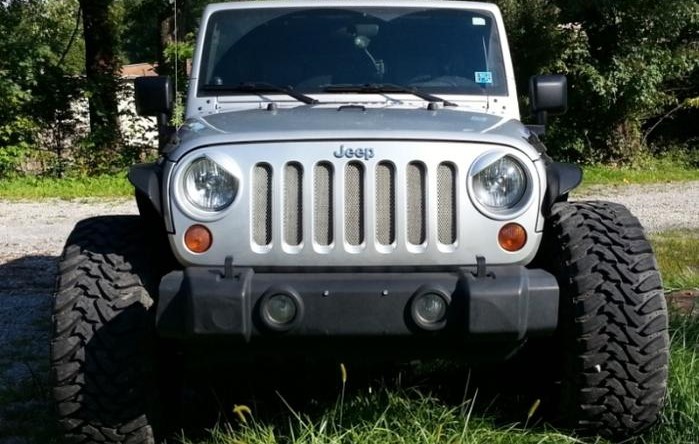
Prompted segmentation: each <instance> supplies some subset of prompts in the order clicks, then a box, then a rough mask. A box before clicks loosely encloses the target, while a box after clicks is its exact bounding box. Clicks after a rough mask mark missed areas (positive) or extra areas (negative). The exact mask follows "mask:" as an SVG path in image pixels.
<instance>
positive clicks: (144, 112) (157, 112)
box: [134, 76, 175, 117]
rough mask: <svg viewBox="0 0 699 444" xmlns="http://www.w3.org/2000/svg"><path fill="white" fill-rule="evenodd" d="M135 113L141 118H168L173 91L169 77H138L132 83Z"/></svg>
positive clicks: (173, 98) (171, 106)
mask: <svg viewBox="0 0 699 444" xmlns="http://www.w3.org/2000/svg"><path fill="white" fill-rule="evenodd" d="M134 92H135V99H136V112H137V113H138V114H139V115H141V116H158V117H160V116H162V115H165V116H170V115H171V114H172V110H173V107H174V103H175V89H174V88H173V85H172V81H171V80H170V77H169V76H148V77H138V78H137V79H136V80H135V81H134Z"/></svg>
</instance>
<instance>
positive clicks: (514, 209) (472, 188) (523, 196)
mask: <svg viewBox="0 0 699 444" xmlns="http://www.w3.org/2000/svg"><path fill="white" fill-rule="evenodd" d="M503 158H508V160H510V161H512V162H514V164H515V165H516V167H517V168H518V170H519V172H520V173H521V174H522V176H523V178H522V180H523V182H524V186H523V189H522V190H521V191H520V192H519V193H517V194H518V196H517V199H516V200H515V201H514V202H512V203H511V204H510V205H508V206H503V207H495V206H490V205H488V203H487V202H483V201H481V200H480V199H479V197H478V192H477V190H476V188H477V185H476V181H477V180H478V176H479V175H480V174H481V173H483V172H484V171H485V170H487V169H488V168H490V167H492V166H493V165H494V164H495V163H497V162H499V161H500V160H502V159H503ZM529 163H531V161H530V160H529V159H528V158H526V157H525V156H523V155H518V154H516V153H515V152H510V151H506V150H493V151H488V152H486V153H484V154H482V155H481V156H479V157H478V158H477V159H476V160H475V161H474V162H473V164H472V165H471V167H470V169H469V172H468V178H467V188H468V195H469V198H470V199H471V202H472V203H473V205H474V206H475V207H476V208H477V209H478V211H479V212H480V213H482V214H483V215H484V216H486V217H488V218H489V219H493V220H498V221H502V220H510V219H514V218H516V217H519V216H521V215H522V214H523V213H525V212H526V211H527V210H528V209H529V207H530V206H531V204H532V201H533V198H534V194H535V193H534V181H533V174H536V172H535V171H534V172H532V169H531V168H530V167H529ZM532 166H533V165H532Z"/></svg>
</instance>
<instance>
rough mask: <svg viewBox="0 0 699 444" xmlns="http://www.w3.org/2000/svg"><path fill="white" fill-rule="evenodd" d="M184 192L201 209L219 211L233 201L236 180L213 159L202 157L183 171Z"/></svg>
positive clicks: (236, 186) (236, 184)
mask: <svg viewBox="0 0 699 444" xmlns="http://www.w3.org/2000/svg"><path fill="white" fill-rule="evenodd" d="M183 181H184V194H185V196H186V197H187V200H188V201H189V203H191V204H192V205H194V206H195V207H196V208H198V209H200V210H203V211H209V212H214V211H221V210H223V209H224V208H226V207H228V206H229V205H230V204H232V203H233V200H234V199H235V195H236V193H237V192H238V181H237V180H236V178H235V177H233V176H232V175H231V174H230V173H229V172H228V171H226V170H224V169H223V168H221V166H220V165H219V164H217V163H216V162H214V161H213V160H211V159H209V158H207V157H202V158H199V159H197V160H195V161H194V162H192V163H191V164H190V165H189V166H188V167H187V170H186V171H185V173H184V178H183Z"/></svg>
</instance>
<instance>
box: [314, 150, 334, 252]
mask: <svg viewBox="0 0 699 444" xmlns="http://www.w3.org/2000/svg"><path fill="white" fill-rule="evenodd" d="M313 176H314V180H313V207H314V208H313V215H314V216H313V218H314V219H313V225H314V232H315V234H314V236H315V241H316V242H317V243H318V244H319V245H322V246H328V245H330V244H332V243H333V191H334V186H333V179H334V170H333V166H332V165H331V164H330V163H328V162H323V163H319V164H318V165H316V167H315V172H314V175H313Z"/></svg>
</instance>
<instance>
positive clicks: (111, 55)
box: [80, 0, 120, 157]
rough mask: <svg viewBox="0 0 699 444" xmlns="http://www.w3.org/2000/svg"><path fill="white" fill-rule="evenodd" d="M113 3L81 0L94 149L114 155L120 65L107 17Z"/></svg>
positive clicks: (111, 28) (117, 141)
mask: <svg viewBox="0 0 699 444" xmlns="http://www.w3.org/2000/svg"><path fill="white" fill-rule="evenodd" d="M112 3H113V0H80V7H81V8H82V11H83V29H84V35H85V72H86V75H87V92H88V97H89V102H90V131H91V134H92V138H93V140H94V142H95V144H96V146H95V148H96V149H97V150H107V152H111V153H114V152H115V151H116V149H117V146H118V143H119V109H118V103H119V99H118V91H119V68H120V62H119V59H118V57H117V55H116V48H117V44H118V40H117V39H118V37H117V36H118V32H117V29H116V23H114V22H113V20H112V18H111V16H110V7H111V5H112ZM104 154H106V152H105V153H104ZM99 157H102V155H99Z"/></svg>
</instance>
